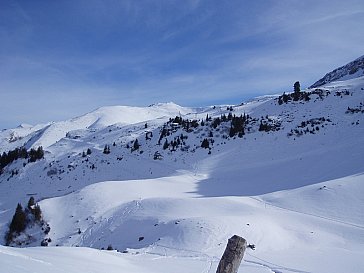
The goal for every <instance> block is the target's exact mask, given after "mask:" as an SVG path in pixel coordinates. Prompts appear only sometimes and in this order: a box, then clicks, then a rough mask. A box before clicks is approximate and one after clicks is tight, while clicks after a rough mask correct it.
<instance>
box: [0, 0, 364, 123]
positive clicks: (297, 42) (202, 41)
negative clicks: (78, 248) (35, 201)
mask: <svg viewBox="0 0 364 273" xmlns="http://www.w3.org/2000/svg"><path fill="white" fill-rule="evenodd" d="M361 55H364V2H363V1H362V0H346V1H341V0H340V1H338V0H331V1H329V0H255V1H253V0H251V1H245V0H240V1H237V0H229V1H221V0H219V1H212V0H211V1H204V0H178V1H177V0H163V1H158V0H154V1H153V0H104V1H101V0H100V1H96V0H63V1H62V0H60V1H47V0H43V1H41V0H39V1H37V0H31V1H30V0H24V1H16V0H0V129H1V128H10V127H15V126H17V125H18V124H20V123H30V124H36V123H42V122H47V121H52V120H54V121H57V120H62V119H67V118H71V117H74V116H77V115H81V114H84V113H86V112H89V111H92V110H93V109H95V108H97V107H100V106H106V105H134V106H146V105H149V104H152V103H156V102H169V101H173V102H175V103H177V104H180V105H183V106H204V105H213V104H230V103H231V104H233V103H236V104H237V103H240V102H242V101H244V100H246V99H249V98H252V97H254V96H258V95H263V94H273V93H281V92H283V91H290V90H292V85H293V83H294V82H295V81H297V80H299V81H300V82H301V86H302V87H307V86H309V85H310V84H312V83H313V82H314V81H316V80H317V79H319V78H320V77H322V76H323V75H324V74H325V73H327V72H329V71H331V70H332V69H335V68H336V67H338V66H341V65H344V64H346V63H347V62H350V61H352V60H354V59H355V58H357V57H360V56H361Z"/></svg>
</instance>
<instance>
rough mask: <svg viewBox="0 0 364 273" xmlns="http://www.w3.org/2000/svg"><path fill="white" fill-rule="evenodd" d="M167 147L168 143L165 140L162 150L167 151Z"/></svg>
mask: <svg viewBox="0 0 364 273" xmlns="http://www.w3.org/2000/svg"><path fill="white" fill-rule="evenodd" d="M168 147H169V143H168V140H167V139H166V141H165V142H164V144H163V150H166V149H168Z"/></svg>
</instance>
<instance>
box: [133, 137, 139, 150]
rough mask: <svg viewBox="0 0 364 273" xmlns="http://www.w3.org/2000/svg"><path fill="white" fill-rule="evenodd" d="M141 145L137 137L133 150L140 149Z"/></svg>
mask: <svg viewBox="0 0 364 273" xmlns="http://www.w3.org/2000/svg"><path fill="white" fill-rule="evenodd" d="M139 147H140V144H139V141H138V139H135V141H134V144H133V151H136V150H138V149H139Z"/></svg>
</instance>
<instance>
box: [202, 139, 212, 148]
mask: <svg viewBox="0 0 364 273" xmlns="http://www.w3.org/2000/svg"><path fill="white" fill-rule="evenodd" d="M201 147H202V148H205V149H208V148H210V143H209V141H208V139H207V138H205V139H204V140H203V141H202V143H201Z"/></svg>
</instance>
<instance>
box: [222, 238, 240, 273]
mask: <svg viewBox="0 0 364 273" xmlns="http://www.w3.org/2000/svg"><path fill="white" fill-rule="evenodd" d="M246 247H247V243H246V240H245V239H244V238H242V237H240V236H238V235H234V236H233V237H231V238H230V239H229V240H228V244H227V246H226V249H225V252H224V254H223V255H222V258H221V260H220V263H219V266H218V267H217V270H216V273H237V272H238V269H239V266H240V263H241V260H242V259H243V256H244V252H245V249H246Z"/></svg>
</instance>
